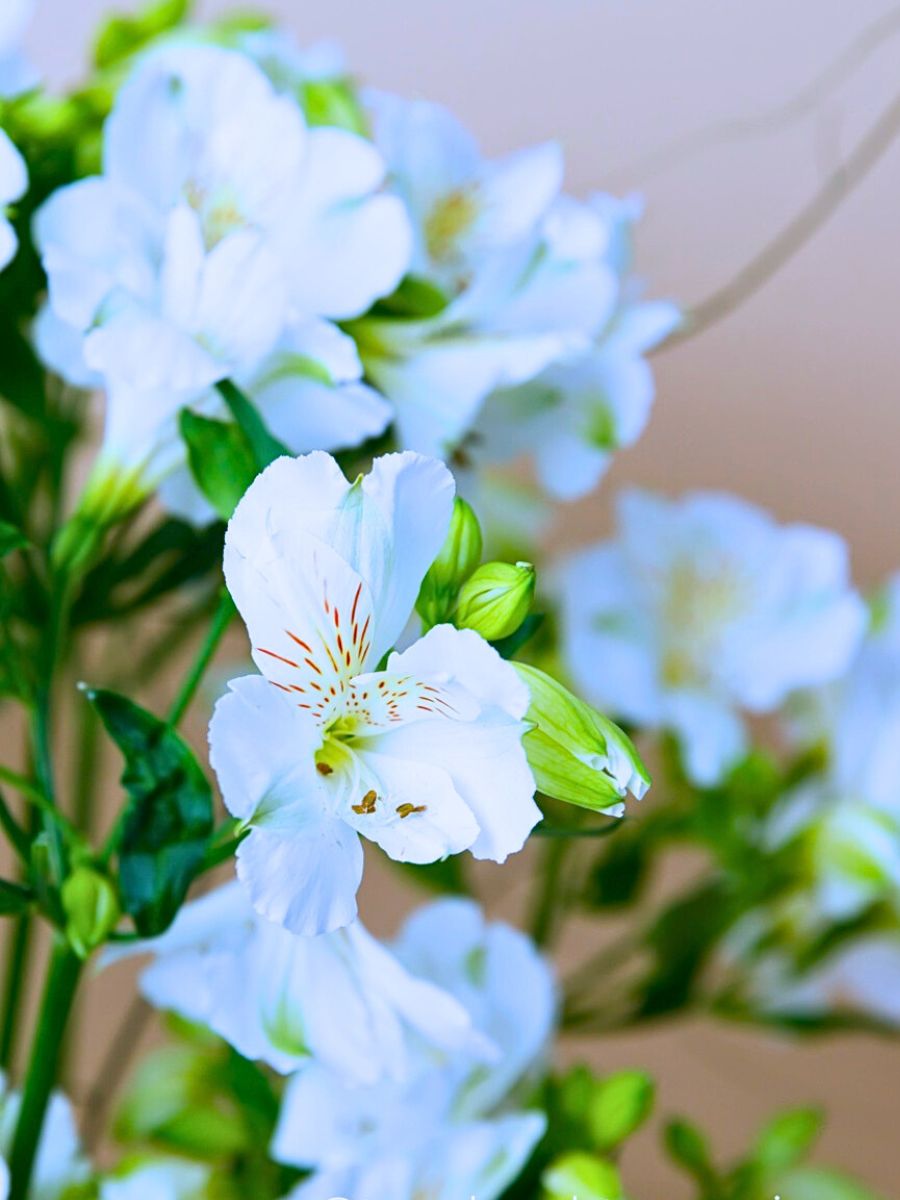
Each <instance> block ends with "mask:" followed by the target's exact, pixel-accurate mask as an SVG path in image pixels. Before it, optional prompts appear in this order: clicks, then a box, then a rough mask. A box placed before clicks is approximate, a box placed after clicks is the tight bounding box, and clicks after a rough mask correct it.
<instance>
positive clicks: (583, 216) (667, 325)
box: [469, 194, 680, 500]
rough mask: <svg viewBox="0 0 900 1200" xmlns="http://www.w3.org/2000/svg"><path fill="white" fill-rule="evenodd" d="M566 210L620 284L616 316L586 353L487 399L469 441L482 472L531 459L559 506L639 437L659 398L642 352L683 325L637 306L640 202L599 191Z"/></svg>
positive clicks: (657, 309) (666, 312) (663, 306)
mask: <svg viewBox="0 0 900 1200" xmlns="http://www.w3.org/2000/svg"><path fill="white" fill-rule="evenodd" d="M568 206H569V209H570V212H571V214H572V216H570V221H572V222H573V223H574V222H575V221H576V219H578V223H580V224H581V225H582V226H583V227H586V228H588V229H589V228H590V227H591V224H592V223H593V224H596V226H597V229H598V232H597V233H596V234H595V241H596V243H597V246H598V250H597V253H598V254H599V256H600V258H601V261H602V263H603V264H604V265H605V267H606V268H607V269H608V270H609V271H610V273H611V275H612V276H613V277H614V278H615V280H616V298H615V304H614V307H613V309H612V312H611V313H610V316H609V319H608V320H607V321H606V323H605V324H604V326H603V328H602V329H600V331H599V332H598V334H597V336H596V338H595V340H594V342H593V344H592V345H590V346H589V347H588V348H587V349H586V350H585V351H584V352H582V353H575V354H569V355H567V356H566V357H564V358H561V359H560V360H559V361H557V362H553V363H551V364H550V366H548V367H547V368H546V369H545V370H544V371H542V372H541V373H540V374H539V375H538V376H536V377H535V378H534V379H532V380H529V381H527V382H526V383H524V384H521V385H520V386H518V387H515V388H506V389H502V390H500V391H497V392H495V393H494V394H493V395H491V396H490V397H489V398H488V400H487V402H486V404H485V407H484V410H483V412H482V415H481V417H480V418H479V421H478V423H477V424H476V426H475V430H474V434H473V437H472V440H471V442H470V444H469V449H470V451H471V453H472V454H473V455H474V456H475V458H476V460H478V461H480V462H482V463H484V464H485V465H489V464H490V463H491V462H503V461H504V460H508V459H510V458H513V457H515V456H518V455H522V454H528V455H531V456H532V457H533V459H534V463H535V467H536V469H537V475H538V479H539V481H540V483H541V486H542V487H543V488H544V489H545V490H546V491H547V492H548V494H549V495H551V496H553V497H554V498H555V499H557V500H576V499H578V498H579V497H580V496H583V495H585V494H586V493H587V492H589V491H591V489H592V488H594V487H596V485H597V484H598V483H599V482H600V480H601V479H602V477H603V475H604V474H605V472H606V470H607V468H608V467H609V464H610V462H611V461H612V457H613V454H614V452H615V451H616V450H618V449H621V448H623V447H626V446H631V445H633V444H634V443H635V442H636V441H637V439H638V438H639V437H640V435H641V434H642V433H643V431H644V428H645V426H646V424H647V420H648V418H649V416H650V410H651V408H652V405H653V399H654V394H655V385H654V380H653V372H652V371H651V369H650V366H649V364H648V362H647V360H646V357H645V355H646V353H647V351H648V350H650V349H652V348H653V347H654V346H655V345H657V344H658V343H659V342H660V341H661V340H662V339H663V338H664V337H665V336H666V335H667V334H668V333H670V332H671V331H672V329H673V328H674V327H675V326H676V325H677V324H678V321H679V319H680V314H679V311H678V309H677V308H676V306H675V305H673V304H670V303H668V302H664V301H655V302H647V301H643V300H642V299H640V296H639V294H638V281H637V280H636V279H635V278H634V276H633V274H632V272H633V254H632V249H631V243H632V231H633V226H634V225H635V223H636V222H637V220H638V218H639V217H640V216H641V213H642V210H643V206H642V204H641V203H640V201H639V200H638V199H636V198H635V197H629V198H627V199H625V200H617V199H615V198H614V197H612V196H606V195H602V194H601V195H595V196H593V197H592V198H591V199H590V200H589V201H588V202H587V203H586V204H584V205H582V206H578V205H576V204H575V202H574V201H568ZM576 214H579V215H580V217H577V216H576Z"/></svg>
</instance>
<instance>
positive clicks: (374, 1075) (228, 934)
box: [107, 882, 492, 1084]
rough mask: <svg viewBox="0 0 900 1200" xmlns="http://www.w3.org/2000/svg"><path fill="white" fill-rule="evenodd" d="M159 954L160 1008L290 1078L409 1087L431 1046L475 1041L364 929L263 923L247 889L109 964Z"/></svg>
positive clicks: (190, 911) (456, 1011)
mask: <svg viewBox="0 0 900 1200" xmlns="http://www.w3.org/2000/svg"><path fill="white" fill-rule="evenodd" d="M148 952H149V953H152V954H153V956H154V960H153V962H152V963H151V965H150V966H149V967H147V968H146V969H145V970H144V972H143V973H142V975H141V978H140V989H141V992H142V994H143V995H144V996H145V997H146V999H147V1000H149V1001H150V1003H152V1004H153V1005H155V1006H156V1007H157V1008H161V1009H166V1010H169V1011H172V1012H176V1013H178V1014H179V1015H180V1016H182V1017H185V1018H186V1019H187V1020H190V1021H195V1022H197V1023H198V1024H201V1025H205V1026H206V1027H208V1028H209V1029H211V1030H212V1031H213V1032H214V1033H217V1034H218V1035H219V1036H220V1037H222V1038H224V1039H225V1040H226V1041H227V1042H229V1043H230V1044H231V1045H232V1046H234V1048H235V1049H236V1050H237V1051H238V1052H239V1053H240V1054H242V1055H243V1056H244V1057H245V1058H249V1059H254V1060H260V1061H262V1062H265V1063H268V1065H269V1066H271V1067H273V1068H274V1069H275V1070H276V1071H280V1072H281V1073H283V1074H286V1073H289V1072H291V1071H295V1070H297V1069H298V1068H300V1067H303V1066H306V1065H308V1064H309V1063H310V1061H315V1062H316V1063H318V1064H319V1065H321V1066H324V1067H327V1069H328V1070H330V1071H332V1072H333V1073H334V1074H335V1075H336V1076H338V1077H340V1078H341V1079H342V1080H344V1081H346V1082H347V1083H348V1084H362V1083H365V1084H371V1083H373V1082H376V1081H378V1080H379V1079H381V1078H382V1077H387V1078H391V1079H399V1078H403V1077H404V1075H405V1074H406V1073H407V1072H408V1070H409V1061H410V1056H411V1055H412V1054H413V1053H416V1052H421V1048H422V1047H423V1046H427V1047H428V1048H429V1050H430V1051H431V1052H433V1053H441V1052H444V1053H448V1052H451V1051H454V1050H457V1049H459V1048H461V1047H463V1046H465V1045H466V1044H467V1043H469V1042H472V1041H473V1038H472V1031H471V1022H470V1020H469V1018H468V1016H467V1014H466V1011H465V1009H464V1008H463V1007H462V1005H461V1004H460V1003H458V1002H457V1001H455V1000H454V999H453V998H452V997H451V996H450V995H448V994H447V993H445V992H444V991H443V990H442V989H441V988H440V987H439V986H435V984H433V983H430V982H428V981H427V980H423V979H419V978H417V977H416V975H415V974H414V973H413V972H412V971H408V970H405V969H404V968H403V966H402V965H401V964H400V962H399V961H398V960H397V958H395V957H394V956H393V955H392V954H391V953H390V951H389V950H387V949H385V948H384V947H383V946H382V945H381V944H380V943H378V942H377V941H376V940H375V939H374V938H373V937H372V936H371V935H370V934H369V933H367V932H366V930H365V929H364V928H363V927H362V925H360V924H359V922H355V923H354V924H353V925H350V926H348V927H347V928H346V929H341V930H338V931H336V932H334V933H328V934H323V935H322V936H321V937H312V938H310V937H301V936H298V935H296V934H292V933H289V932H288V931H287V930H285V929H283V928H282V927H281V926H280V925H276V924H273V923H272V922H271V921H267V920H266V919H265V918H263V917H260V916H259V915H258V914H257V913H256V912H255V911H254V909H253V907H252V906H251V904H250V901H249V899H248V897H247V895H246V892H245V890H244V889H243V888H242V887H241V885H240V884H239V883H236V882H235V883H231V884H226V885H225V886H224V887H220V888H218V889H216V891H214V892H212V893H210V894H209V895H208V896H204V897H202V898H201V899H199V900H195V901H192V902H191V903H189V904H187V905H185V907H184V908H183V909H182V910H181V912H180V913H179V914H178V916H177V917H176V919H175V922H174V924H173V925H172V926H171V928H170V929H169V930H168V931H167V932H166V933H165V934H163V935H162V937H160V938H157V939H155V940H153V941H151V942H139V943H137V944H136V945H134V946H130V947H129V948H128V949H127V950H126V951H124V952H122V951H113V952H112V954H108V955H107V959H108V960H109V959H110V958H114V959H118V958H121V957H124V956H125V955H126V954H127V955H129V956H130V955H132V954H146V953H148ZM488 1048H490V1049H492V1048H491V1047H488Z"/></svg>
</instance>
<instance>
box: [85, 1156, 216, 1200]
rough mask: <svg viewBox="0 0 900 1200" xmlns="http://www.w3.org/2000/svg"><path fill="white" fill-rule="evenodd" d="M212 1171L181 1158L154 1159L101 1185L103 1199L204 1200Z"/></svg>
mask: <svg viewBox="0 0 900 1200" xmlns="http://www.w3.org/2000/svg"><path fill="white" fill-rule="evenodd" d="M209 1176H210V1169H209V1167H207V1166H204V1165H203V1164H201V1163H192V1162H184V1161H183V1160H181V1159H175V1158H173V1159H152V1160H150V1161H148V1162H140V1163H138V1164H137V1165H136V1166H131V1167H129V1168H128V1170H126V1171H125V1172H124V1173H123V1174H116V1175H108V1176H107V1177H106V1178H105V1179H103V1180H102V1181H101V1183H100V1200H204V1197H205V1196H206V1195H207V1190H206V1189H207V1186H208V1184H209Z"/></svg>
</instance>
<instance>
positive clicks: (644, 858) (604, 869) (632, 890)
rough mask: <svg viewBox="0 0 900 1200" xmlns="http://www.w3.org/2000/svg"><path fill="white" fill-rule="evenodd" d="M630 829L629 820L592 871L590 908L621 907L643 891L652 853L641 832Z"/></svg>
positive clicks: (588, 890) (587, 898)
mask: <svg viewBox="0 0 900 1200" xmlns="http://www.w3.org/2000/svg"><path fill="white" fill-rule="evenodd" d="M538 829H540V826H538ZM627 830H628V823H627V822H626V824H625V826H624V829H623V831H622V833H621V834H620V835H619V836H618V837H617V838H615V839H614V840H613V841H612V842H610V843H609V846H608V848H607V849H606V850H605V853H604V854H603V857H602V858H601V859H600V861H599V862H598V863H597V864H596V865H595V866H594V867H593V869H592V871H591V874H590V877H589V880H588V884H587V888H586V890H585V896H584V899H585V903H586V904H587V906H588V907H589V908H617V907H621V906H622V905H625V904H631V903H632V902H633V901H634V900H636V899H637V897H638V895H639V894H640V891H641V888H642V886H643V884H644V881H645V880H646V878H647V871H648V868H649V865H650V855H649V853H648V848H647V845H646V840H645V838H644V837H643V836H641V833H638V834H637V835H632V834H629V833H628V832H627Z"/></svg>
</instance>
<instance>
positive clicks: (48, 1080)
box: [9, 935, 81, 1200]
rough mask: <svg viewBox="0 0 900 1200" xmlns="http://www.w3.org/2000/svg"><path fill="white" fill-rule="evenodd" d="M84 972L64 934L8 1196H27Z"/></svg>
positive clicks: (15, 1199) (35, 1046)
mask: <svg viewBox="0 0 900 1200" xmlns="http://www.w3.org/2000/svg"><path fill="white" fill-rule="evenodd" d="M80 974H81V961H80V960H79V958H78V956H77V955H76V954H75V953H74V952H73V951H72V949H71V947H70V946H69V945H68V943H67V942H66V941H65V940H64V939H63V937H62V936H61V935H57V936H56V938H55V940H54V944H53V953H52V956H51V959H50V967H49V970H48V974H47V983H46V987H45V990H44V998H43V1001H42V1003H41V1010H40V1014H39V1016H38V1023H37V1028H36V1030H35V1035H34V1042H33V1043H32V1050H31V1060H30V1062H29V1065H28V1074H27V1077H26V1080H25V1090H24V1092H23V1095H22V1104H21V1107H20V1109H19V1116H18V1120H17V1122H16V1129H15V1134H14V1135H13V1143H12V1150H11V1152H10V1158H9V1166H10V1192H9V1200H25V1198H26V1197H27V1195H28V1190H29V1186H30V1183H31V1174H32V1170H33V1168H34V1160H35V1155H36V1153H37V1146H38V1141H39V1139H40V1134H41V1130H42V1128H43V1125H44V1115H45V1113H46V1111H47V1104H48V1102H49V1099H50V1093H51V1091H52V1089H53V1085H54V1083H55V1081H56V1074H57V1068H58V1064H59V1058H60V1051H61V1049H62V1044H63V1039H64V1037H65V1032H66V1026H67V1024H68V1019H69V1015H70V1013H71V1011H72V1002H73V1000H74V998H75V990H76V988H77V986H78V979H79V976H80Z"/></svg>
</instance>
